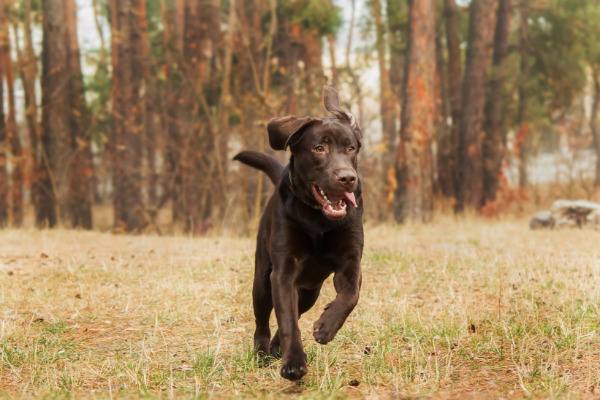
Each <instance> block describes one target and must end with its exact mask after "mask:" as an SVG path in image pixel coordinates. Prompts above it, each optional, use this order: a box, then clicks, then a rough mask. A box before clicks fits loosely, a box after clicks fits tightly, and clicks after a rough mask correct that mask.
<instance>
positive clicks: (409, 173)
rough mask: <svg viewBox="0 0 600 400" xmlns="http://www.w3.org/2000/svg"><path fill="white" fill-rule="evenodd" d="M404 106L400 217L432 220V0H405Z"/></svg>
mask: <svg viewBox="0 0 600 400" xmlns="http://www.w3.org/2000/svg"><path fill="white" fill-rule="evenodd" d="M408 18H409V33H408V52H407V62H406V69H405V79H406V80H405V86H404V95H403V97H404V102H403V104H404V107H403V108H402V125H401V128H400V145H399V147H398V156H397V164H396V178H397V181H398V187H397V190H396V196H395V207H394V215H395V218H396V220H397V221H398V222H404V221H406V220H412V221H424V222H426V221H430V220H431V218H432V213H433V184H432V168H433V166H432V153H431V138H432V135H433V132H434V129H435V128H434V113H435V93H434V90H435V82H434V76H435V62H436V61H435V2H434V0H410V1H409V17H408Z"/></svg>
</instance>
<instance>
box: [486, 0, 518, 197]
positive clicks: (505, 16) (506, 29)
mask: <svg viewBox="0 0 600 400" xmlns="http://www.w3.org/2000/svg"><path fill="white" fill-rule="evenodd" d="M511 16H512V0H500V2H499V6H498V10H497V13H496V32H495V34H494V55H493V59H492V71H491V79H490V85H489V92H488V96H487V102H486V106H485V122H484V125H483V126H484V128H483V129H484V132H485V138H484V140H483V199H482V203H481V205H482V206H484V205H485V204H486V203H488V202H493V201H495V200H496V191H497V190H498V186H499V183H500V170H501V167H502V160H503V159H504V152H505V148H506V127H505V125H504V124H503V123H502V105H503V100H504V96H503V94H504V81H505V78H506V70H507V66H506V62H505V60H506V57H507V56H508V38H509V34H510V20H511Z"/></svg>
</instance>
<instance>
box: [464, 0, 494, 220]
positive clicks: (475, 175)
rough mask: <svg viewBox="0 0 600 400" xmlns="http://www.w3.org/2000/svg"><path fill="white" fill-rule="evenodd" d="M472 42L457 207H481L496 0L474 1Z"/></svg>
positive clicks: (468, 52) (466, 87) (465, 100)
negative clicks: (488, 76) (483, 142)
mask: <svg viewBox="0 0 600 400" xmlns="http://www.w3.org/2000/svg"><path fill="white" fill-rule="evenodd" d="M470 7H471V9H470V25H469V43H468V47H467V59H466V65H465V77H464V80H463V86H462V115H461V119H460V125H459V147H458V158H459V159H458V163H459V168H458V191H457V198H456V205H455V211H456V212H459V213H460V212H462V211H464V209H465V207H466V206H470V207H473V208H476V209H479V207H480V206H481V199H482V198H483V158H482V141H483V132H482V120H483V106H484V103H485V88H486V83H487V72H488V65H489V60H490V55H491V52H490V50H491V47H492V46H491V42H492V35H493V32H494V22H495V8H496V0H479V1H474V2H472V3H471V6H470Z"/></svg>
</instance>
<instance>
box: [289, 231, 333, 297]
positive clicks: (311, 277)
mask: <svg viewBox="0 0 600 400" xmlns="http://www.w3.org/2000/svg"><path fill="white" fill-rule="evenodd" d="M299 261H300V273H299V275H298V279H297V284H298V285H299V286H300V287H305V288H312V287H315V286H319V285H321V283H323V281H324V280H325V279H327V277H328V276H329V275H331V274H332V273H334V272H335V271H336V270H337V269H338V268H339V267H340V265H339V264H340V257H339V254H337V255H336V254H335V252H333V251H329V250H328V249H327V248H323V246H322V243H321V242H320V241H319V242H318V243H315V246H314V247H313V248H312V249H311V251H310V252H309V253H308V254H306V255H305V257H303V258H302V259H301V260H299Z"/></svg>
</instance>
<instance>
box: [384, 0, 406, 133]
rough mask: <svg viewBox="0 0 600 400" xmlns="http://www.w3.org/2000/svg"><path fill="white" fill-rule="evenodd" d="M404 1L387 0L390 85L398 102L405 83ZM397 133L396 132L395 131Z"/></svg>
mask: <svg viewBox="0 0 600 400" xmlns="http://www.w3.org/2000/svg"><path fill="white" fill-rule="evenodd" d="M403 3H404V2H400V1H397V0H387V2H386V14H387V22H388V32H389V40H388V44H389V53H390V69H389V76H390V87H391V90H392V92H393V93H394V95H395V100H396V101H397V102H399V101H401V100H402V86H403V84H404V64H405V63H406V62H405V60H404V55H405V53H406V40H405V39H404V36H405V32H406V31H407V26H406V22H405V21H404V17H405V15H404V14H405V12H404V4H403ZM394 134H395V133H394Z"/></svg>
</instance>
